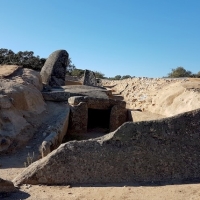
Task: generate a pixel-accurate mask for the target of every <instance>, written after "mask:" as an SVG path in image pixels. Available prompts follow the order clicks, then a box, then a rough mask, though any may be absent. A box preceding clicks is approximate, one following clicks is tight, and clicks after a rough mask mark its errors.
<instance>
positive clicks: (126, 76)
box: [121, 75, 131, 79]
mask: <svg viewBox="0 0 200 200" xmlns="http://www.w3.org/2000/svg"><path fill="white" fill-rule="evenodd" d="M127 78H131V76H130V75H125V76H122V77H121V79H127Z"/></svg>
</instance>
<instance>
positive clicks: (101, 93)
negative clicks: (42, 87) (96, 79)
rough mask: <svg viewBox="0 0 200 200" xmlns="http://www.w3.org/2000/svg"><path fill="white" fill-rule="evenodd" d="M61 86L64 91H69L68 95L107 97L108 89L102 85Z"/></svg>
mask: <svg viewBox="0 0 200 200" xmlns="http://www.w3.org/2000/svg"><path fill="white" fill-rule="evenodd" d="M61 88H62V89H63V90H64V91H65V92H69V93H70V96H89V97H94V98H104V99H108V98H109V96H108V93H109V91H108V90H106V89H105V88H103V87H96V86H86V85H70V86H62V87H61ZM52 91H53V90H52Z"/></svg>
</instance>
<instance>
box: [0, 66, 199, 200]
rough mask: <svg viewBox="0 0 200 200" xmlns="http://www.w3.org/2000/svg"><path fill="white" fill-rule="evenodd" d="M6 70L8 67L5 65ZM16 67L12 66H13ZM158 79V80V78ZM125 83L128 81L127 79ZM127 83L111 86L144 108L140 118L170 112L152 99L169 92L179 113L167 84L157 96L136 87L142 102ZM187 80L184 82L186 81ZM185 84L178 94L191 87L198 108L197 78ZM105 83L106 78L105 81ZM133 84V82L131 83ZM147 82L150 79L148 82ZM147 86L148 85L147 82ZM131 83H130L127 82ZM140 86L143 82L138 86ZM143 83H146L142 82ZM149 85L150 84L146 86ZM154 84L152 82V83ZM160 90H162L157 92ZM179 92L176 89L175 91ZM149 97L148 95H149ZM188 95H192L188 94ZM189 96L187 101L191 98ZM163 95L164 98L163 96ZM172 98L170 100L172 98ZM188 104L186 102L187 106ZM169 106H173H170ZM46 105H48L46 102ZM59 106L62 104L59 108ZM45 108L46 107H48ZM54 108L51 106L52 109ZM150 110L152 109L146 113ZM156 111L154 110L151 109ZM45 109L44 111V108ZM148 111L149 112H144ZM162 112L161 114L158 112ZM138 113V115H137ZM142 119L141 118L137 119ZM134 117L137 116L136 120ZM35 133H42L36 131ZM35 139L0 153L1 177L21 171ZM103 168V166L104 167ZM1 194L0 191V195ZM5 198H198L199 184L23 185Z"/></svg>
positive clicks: (44, 115)
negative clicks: (15, 150)
mask: <svg viewBox="0 0 200 200" xmlns="http://www.w3.org/2000/svg"><path fill="white" fill-rule="evenodd" d="M7 70H8V69H7ZM13 70H15V68H13ZM6 73H8V74H9V73H10V72H9V70H8V71H6ZM0 75H1V74H0ZM160 82H161V81H160ZM116 83H117V82H112V83H109V84H110V85H111V86H112V85H115V84H116ZM127 83H128V82H127ZM127 83H124V85H125V86H123V84H120V85H121V87H119V86H112V90H113V91H115V92H116V94H118V93H120V94H121V95H123V96H124V99H125V100H126V101H128V102H129V107H130V108H131V109H132V108H134V109H135V108H136V109H137V108H140V109H143V110H144V111H145V112H146V115H145V116H146V117H145V116H142V115H144V114H145V112H143V114H142V113H138V115H137V116H135V117H138V118H139V119H140V118H142V119H144V120H147V119H148V120H150V119H158V118H162V116H169V115H168V113H167V112H166V111H164V109H163V108H162V106H160V107H159V108H157V110H156V109H155V108H154V107H153V106H154V101H155V102H156V101H160V102H162V101H164V100H163V99H164V98H165V97H166V96H168V97H169V98H168V99H169V100H170V102H171V101H172V102H173V103H171V104H170V105H167V106H168V107H169V109H171V110H173V109H174V110H175V108H176V107H177V109H176V110H177V113H176V114H178V113H181V110H180V107H178V105H177V104H176V99H175V96H173V95H168V93H169V88H168V86H166V88H165V92H164V93H163V96H159V95H158V96H159V98H157V97H158V96H156V95H157V94H158V90H159V88H158V90H156V89H155V88H156V87H157V85H156V86H155V88H153V89H152V90H151V91H150V92H149V93H148V95H146V91H147V89H146V88H144V89H143V88H142V89H141V90H138V91H137V94H139V93H141V91H142V93H143V94H145V95H143V96H145V98H146V99H145V102H143V103H141V102H140V99H139V98H141V95H140V96H138V97H137V99H136V98H135V97H133V98H132V100H130V97H131V95H132V94H133V92H130V88H129V86H130V85H126V84H127ZM186 83H187V84H186ZM186 83H185V84H182V87H183V91H181V92H182V93H181V94H182V95H184V96H180V98H183V99H184V98H185V99H187V97H188V94H189V93H188V92H190V90H193V91H192V92H193V94H194V95H195V96H196V105H197V106H196V107H198V108H199V104H198V103H199V101H200V93H199V92H198V91H196V88H199V84H200V83H199V79H198V80H194V82H193V83H189V82H186ZM106 84H107V85H109V84H108V82H107V83H106ZM131 84H132V83H131ZM148 84H149V83H148ZM178 84H179V83H173V84H172V86H174V89H173V88H171V90H172V91H173V90H176V88H177V91H178V89H179V88H180V87H179V85H178ZM147 86H148V85H147ZM130 87H131V86H130ZM141 87H142V86H141ZM145 87H146V86H145ZM148 87H150V86H148ZM152 87H153V86H152ZM160 94H162V92H160ZM177 94H179V93H177ZM147 97H148V98H149V99H148V98H147ZM189 97H190V98H191V96H189ZM189 97H188V101H189V100H190V99H189ZM162 98H163V99H162ZM171 98H173V100H171ZM186 105H187V106H186ZM170 106H172V107H170ZM192 106H193V105H192V103H190V102H189V103H187V102H185V101H183V102H182V104H181V107H182V109H186V110H184V111H187V110H190V108H191V107H192ZM47 107H48V105H47ZM196 107H195V106H193V107H192V108H193V109H196ZM60 109H62V108H60ZM47 110H48V109H47ZM51 110H53V109H51ZM149 111H150V112H151V113H149ZM155 111H157V114H155V113H152V112H155ZM45 112H46V111H45ZM45 112H43V113H42V114H41V115H38V117H37V118H36V119H35V121H34V123H35V124H36V125H37V123H38V124H39V121H40V119H41V118H48V116H50V113H48V112H50V110H49V111H48V112H46V114H45ZM147 113H148V114H147ZM161 114H163V115H162V116H161ZM140 115H141V116H140ZM140 120H141V119H140ZM136 121H137V120H136ZM38 134H41V133H40V132H38ZM42 137H43V136H42V135H39V137H38V138H39V139H42ZM36 144H38V143H37V141H35V139H34V138H33V139H32V140H31V141H30V142H29V143H28V144H27V145H26V146H25V147H24V148H22V149H21V150H19V151H18V152H16V153H14V154H11V155H5V156H1V158H0V177H1V178H3V179H7V180H12V179H13V178H15V177H16V176H17V175H18V174H19V173H21V171H22V170H23V169H24V162H25V161H26V157H27V154H28V152H30V153H32V152H33V151H34V152H35V154H36V158H37V156H39V154H38V151H37V150H36V149H38V147H37V146H36ZM105 170H106V169H105ZM63 175H64V174H63ZM2 197H3V196H1V194H0V199H1V198H2ZM5 199H11V200H12V199H13V200H17V199H32V200H34V199H37V200H40V199H51V200H54V199H59V200H62V199H63V200H64V199H70V200H75V199H76V200H90V199H91V200H100V199H101V200H123V199H124V200H128V199H130V200H165V199H166V200H169V199H170V200H198V199H200V184H182V185H164V186H152V185H151V186H136V185H132V184H131V183H129V184H106V185H81V186H73V185H72V186H44V185H36V186H34V185H22V186H21V187H20V188H19V192H16V193H12V194H8V196H7V194H5Z"/></svg>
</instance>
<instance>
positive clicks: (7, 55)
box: [0, 48, 76, 72]
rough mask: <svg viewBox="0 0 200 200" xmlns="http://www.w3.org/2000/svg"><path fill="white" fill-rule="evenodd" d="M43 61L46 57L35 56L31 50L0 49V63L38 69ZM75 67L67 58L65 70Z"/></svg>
mask: <svg viewBox="0 0 200 200" xmlns="http://www.w3.org/2000/svg"><path fill="white" fill-rule="evenodd" d="M45 62H46V58H40V56H35V55H34V52H33V51H19V52H17V53H15V52H13V51H12V50H10V49H4V48H1V49H0V65H19V66H22V67H24V68H29V69H33V70H37V71H40V70H41V69H42V67H43V66H44V63H45ZM75 68H76V67H75V65H74V64H72V61H71V58H69V60H68V66H67V70H68V71H69V72H71V71H73V70H74V69H75Z"/></svg>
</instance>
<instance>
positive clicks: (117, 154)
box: [14, 109, 200, 184]
mask: <svg viewBox="0 0 200 200" xmlns="http://www.w3.org/2000/svg"><path fill="white" fill-rule="evenodd" d="M199 118H200V109H198V110H195V111H190V112H188V113H184V114H180V115H177V116H174V117H171V118H166V119H162V120H158V121H148V122H137V123H133V122H127V123H125V124H123V125H122V126H121V127H120V128H118V129H117V130H116V131H115V132H112V133H109V134H107V135H105V136H103V137H101V138H96V139H90V140H84V141H71V142H67V143H65V144H62V145H61V146H60V147H59V148H58V149H57V150H55V151H53V152H52V153H51V154H49V155H48V156H47V157H45V158H43V159H41V160H39V161H37V162H35V163H33V164H32V165H30V166H29V167H28V168H27V169H25V170H24V171H23V172H22V174H20V175H19V176H18V177H16V178H15V180H14V182H15V184H23V183H30V184H41V183H42V184H77V183H78V184H80V183H114V182H132V183H146V182H151V183H152V182H154V181H155V182H158V181H159V182H160V181H161V182H163V181H170V182H171V181H196V180H200V167H199V166H200V140H199V139H200V120H199Z"/></svg>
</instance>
